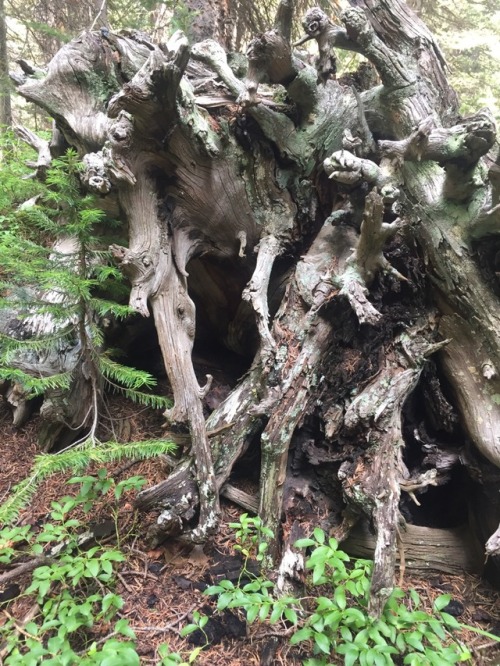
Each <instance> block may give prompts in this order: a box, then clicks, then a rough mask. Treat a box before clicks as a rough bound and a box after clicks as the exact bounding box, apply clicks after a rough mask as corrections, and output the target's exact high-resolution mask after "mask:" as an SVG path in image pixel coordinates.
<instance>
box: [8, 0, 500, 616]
mask: <svg viewBox="0 0 500 666" xmlns="http://www.w3.org/2000/svg"><path fill="white" fill-rule="evenodd" d="M351 4H352V5H353V7H352V8H351V9H348V10H347V11H345V12H344V15H343V23H344V25H343V26H334V25H333V24H332V23H331V22H330V20H329V19H328V17H327V16H326V15H325V14H324V13H323V12H321V10H319V9H314V10H310V11H309V12H308V14H307V15H306V17H305V19H304V27H305V30H306V32H307V38H308V39H315V40H316V41H317V43H318V46H319V51H320V58H319V60H318V64H317V67H318V68H317V69H315V68H313V67H311V66H310V65H309V64H307V63H306V62H304V61H303V60H301V59H300V58H299V57H298V55H297V54H296V52H295V51H294V48H293V46H292V45H291V43H290V26H291V19H292V10H293V3H292V2H282V4H281V6H280V9H279V11H278V16H277V19H276V24H275V27H274V28H273V29H272V30H270V31H269V32H266V33H264V34H261V35H259V36H257V37H256V38H255V39H254V40H253V41H252V42H251V43H250V45H249V48H248V52H247V56H248V70H247V74H246V77H245V79H244V80H241V79H239V78H237V76H236V75H235V74H234V73H233V71H232V69H231V68H230V67H229V65H228V63H227V58H226V53H225V51H224V50H223V48H222V47H221V46H220V45H219V44H217V43H216V42H214V41H210V40H206V41H203V42H199V43H197V44H192V45H190V44H189V43H188V41H187V39H186V38H185V37H184V36H183V35H182V34H180V33H176V34H175V35H174V36H173V37H172V38H171V39H170V41H169V42H168V43H167V44H159V45H156V44H153V43H151V42H150V41H149V40H148V39H147V38H146V37H145V36H144V35H140V36H137V35H135V36H130V35H128V36H124V35H120V34H116V35H115V34H110V33H108V32H107V31H106V32H102V33H99V34H98V33H87V34H84V35H82V36H80V37H79V38H78V39H76V40H74V41H73V42H71V43H70V44H68V45H67V46H65V47H63V48H62V49H61V51H60V52H59V53H58V54H57V55H56V57H55V58H54V59H53V61H52V62H51V64H50V66H49V69H48V73H47V75H46V77H45V78H44V79H41V80H30V81H27V82H25V83H24V84H23V85H21V86H20V87H19V92H20V94H22V95H23V96H24V97H26V98H27V99H29V100H32V101H34V102H36V103H37V104H39V105H41V106H42V107H43V108H45V109H46V110H47V111H48V112H49V113H50V114H51V115H52V116H53V118H54V119H55V121H56V124H57V127H58V129H59V130H60V131H61V132H62V133H63V134H64V137H65V139H66V141H67V142H68V143H69V144H70V145H73V146H75V147H76V148H77V149H78V150H79V151H80V153H81V155H82V157H83V158H84V160H85V163H86V165H87V170H86V173H85V174H84V177H83V182H84V184H85V186H86V187H87V188H88V189H89V190H91V191H94V192H96V193H97V194H98V195H99V196H100V197H101V198H102V200H103V202H104V201H106V200H109V199H113V198H114V199H116V200H117V201H118V203H119V207H120V210H121V211H122V214H123V220H124V223H126V225H127V227H126V228H127V229H128V246H127V247H122V246H119V245H113V246H112V248H111V249H112V252H113V255H114V257H115V259H116V261H117V262H118V264H119V265H120V266H121V267H122V269H123V271H124V273H125V274H126V275H127V276H128V278H129V280H130V284H131V292H130V304H131V306H132V307H133V308H134V309H135V310H136V311H137V312H138V313H139V314H140V315H141V316H144V317H148V316H149V315H150V312H152V314H153V318H154V324H155V327H156V331H157V334H158V339H159V344H160V348H161V353H162V357H163V361H164V364H165V368H166V371H167V374H168V377H169V379H170V383H171V386H172V391H173V396H174V406H173V408H172V409H170V410H168V411H167V412H166V413H165V417H166V419H167V420H168V421H169V422H171V423H174V424H177V425H179V424H185V425H186V427H187V429H188V430H189V434H190V442H191V445H190V447H189V449H188V450H185V451H184V457H183V459H182V460H181V461H180V462H179V464H178V467H177V468H176V469H175V470H174V471H173V472H172V474H171V476H170V477H169V478H168V479H167V480H166V481H164V482H163V483H162V484H160V486H157V487H156V488H154V489H148V490H145V491H143V492H142V493H141V495H140V496H139V500H138V506H139V507H140V508H141V509H143V510H149V509H151V508H152V507H154V508H155V509H160V515H159V518H158V531H159V533H160V534H161V535H162V536H163V537H165V536H167V535H168V534H172V535H179V534H180V533H184V536H188V537H189V538H191V539H193V540H195V541H199V540H203V539H205V538H207V536H209V535H210V534H211V533H213V531H214V530H215V529H216V528H217V520H218V514H219V494H220V492H223V489H224V484H226V483H227V481H228V479H229V478H230V476H231V473H232V470H233V467H234V466H235V464H237V461H238V460H240V459H241V458H242V456H244V455H245V454H246V455H249V454H250V453H251V452H254V455H257V456H258V457H259V459H260V485H259V512H260V514H261V515H262V517H263V518H264V520H265V522H266V523H267V524H268V525H269V526H270V527H272V528H273V530H274V532H275V534H276V542H275V544H274V553H275V554H276V555H277V554H278V552H279V546H280V538H281V528H283V530H284V532H285V533H286V534H289V533H294V534H295V533H296V530H295V529H292V527H293V524H294V523H295V524H297V523H299V522H302V523H303V525H306V524H307V523H308V522H311V523H312V522H315V523H317V522H321V523H322V524H323V526H324V527H326V528H329V529H332V530H333V531H334V532H335V533H336V534H337V536H339V537H341V538H345V537H346V536H347V534H348V532H349V530H350V528H351V526H352V525H353V524H354V522H356V521H357V520H358V519H359V518H360V517H361V516H363V515H364V516H365V517H366V518H368V519H370V520H372V521H373V525H374V527H375V530H376V545H375V555H374V557H375V571H374V577H373V587H372V609H371V610H372V612H373V613H374V614H378V613H379V612H380V611H381V609H382V608H383V605H384V603H385V600H386V598H387V595H388V594H389V593H390V590H391V586H392V584H393V577H394V568H395V562H396V550H397V542H398V533H400V532H401V531H402V530H404V519H403V515H404V516H405V518H406V520H408V521H411V519H412V511H413V509H412V508H411V506H412V503H413V502H414V503H415V506H417V505H420V503H421V500H422V497H423V496H425V493H426V491H428V489H429V488H430V487H434V486H435V487H442V488H446V487H447V484H448V482H450V479H453V475H454V474H455V473H456V469H457V468H458V467H459V466H460V465H463V466H465V467H466V468H469V469H470V470H477V469H478V468H480V467H481V466H482V468H484V467H487V468H488V469H490V468H491V469H495V468H498V467H499V466H500V439H499V433H500V398H499V396H500V378H499V371H500V338H499V336H498V331H499V330H500V310H499V307H498V293H499V285H498V273H495V267H494V263H493V262H494V258H495V256H496V252H497V251H498V249H499V240H498V238H499V237H498V233H499V230H500V223H499V222H500V221H499V217H500V205H499V204H498V196H499V193H498V182H496V181H495V179H494V177H492V173H493V172H494V171H495V170H496V171H497V170H498V166H497V162H496V161H495V160H496V156H495V155H493V154H492V153H491V149H492V146H493V144H494V140H495V125H494V122H493V120H492V118H491V115H490V114H489V113H488V111H487V110H482V111H480V112H479V113H477V114H476V115H475V116H474V117H471V118H465V119H464V118H460V117H459V115H458V112H457V104H456V98H455V95H454V93H453V91H452V90H451V89H450V88H449V86H448V84H447V81H446V75H445V63H444V60H443V57H442V55H441V52H440V51H439V48H438V46H437V45H436V43H435V41H434V39H433V37H432V35H431V34H430V33H429V31H428V30H427V28H426V27H425V25H423V24H422V23H421V21H420V20H419V19H418V18H417V17H416V16H415V15H414V14H413V13H412V12H411V10H409V9H408V8H407V7H406V6H405V5H404V3H403V2H401V1H400V0H381V1H380V2H377V3H374V2H372V1H371V0H362V1H360V0H356V2H354V1H353V2H352V3H351ZM304 41H306V38H304V39H303V40H301V43H303V42H304ZM337 48H341V49H342V48H344V49H349V50H351V51H355V52H357V53H360V54H362V55H363V56H365V58H366V59H367V60H368V62H369V63H370V64H371V68H372V74H371V75H370V76H366V65H365V66H364V67H363V69H364V72H365V74H364V76H361V75H359V76H358V77H357V80H358V81H360V80H365V81H368V82H371V83H369V86H370V87H368V88H365V89H363V88H361V89H356V88H355V87H353V86H352V85H351V82H352V81H353V80H356V76H353V77H351V78H350V80H349V81H347V80H342V79H341V80H338V81H337V80H335V78H334V77H335V64H334V63H335V58H334V49H337ZM277 86H281V88H280V90H282V89H283V88H284V89H285V91H286V97H285V98H284V100H283V96H281V97H282V99H281V101H280V102H279V103H278V102H276V101H275V99H274V98H273V96H272V95H273V92H274V91H275V90H276V89H277V88H276V87H277ZM493 175H494V174H493ZM493 248H495V250H493ZM235 295H236V296H235ZM249 306H250V307H251V309H252V310H253V313H254V316H253V318H252V321H253V323H249V321H250V320H249V316H248V313H249ZM196 309H198V314H199V315H200V317H202V320H203V321H206V322H212V326H213V329H214V332H215V333H216V335H217V337H218V341H219V342H220V343H222V344H225V345H226V346H227V347H229V348H231V349H232V350H234V351H237V352H239V353H241V354H243V355H244V354H245V351H247V350H245V347H247V349H248V339H249V336H248V328H249V327H251V334H255V337H256V338H257V340H258V344H257V350H256V353H255V355H254V357H253V360H251V361H250V362H249V364H248V371H247V372H246V374H245V375H244V376H243V377H242V378H241V379H240V381H239V382H238V383H237V384H236V385H235V386H234V388H233V390H232V392H231V393H230V395H229V396H228V397H227V398H226V399H225V400H224V401H223V402H222V403H221V404H220V405H219V406H218V407H217V408H216V409H215V410H213V411H212V413H211V414H210V415H209V416H208V418H206V414H205V412H204V404H203V399H204V396H205V395H206V393H207V391H208V390H209V388H210V381H211V378H210V377H207V383H206V385H205V386H200V384H199V382H198V379H197V377H196V374H195V371H194V368H193V363H192V357H191V356H192V348H193V342H194V340H195V338H196V336H197V332H196V330H195V314H196ZM250 337H251V336H250ZM431 356H432V358H431ZM417 395H418V396H420V397H423V399H424V400H423V403H421V404H418V405H417V397H416V396H417ZM450 447H451V449H453V450H454V451H455V455H451V454H450V452H449V449H450ZM466 450H467V454H466V453H465V451H466ZM459 452H460V454H459ZM431 454H432V455H431ZM445 458H446V460H447V461H448V462H447V463H446V464H445V463H444V462H443V461H444V459H445ZM450 461H452V462H450ZM454 470H455V471H454ZM493 476H494V475H493ZM495 478H496V479H498V475H497V476H496V477H495ZM477 482H478V475H477V473H476V474H472V480H471V482H470V483H471V484H472V485H473V484H474V483H477ZM401 491H403V493H401ZM450 492H453V490H452V486H450ZM471 496H472V495H471ZM465 513H466V512H465V511H464V521H465ZM495 518H496V519H497V521H498V518H500V516H495ZM497 542H498V537H497V536H495V535H494V536H493V537H492V538H491V539H490V540H489V542H488V549H489V553H490V554H496V553H497V552H498V550H499V547H498V545H497Z"/></svg>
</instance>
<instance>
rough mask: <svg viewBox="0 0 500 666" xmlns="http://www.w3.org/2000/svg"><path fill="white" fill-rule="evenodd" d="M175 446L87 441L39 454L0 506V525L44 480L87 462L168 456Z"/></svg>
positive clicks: (14, 515) (14, 516)
mask: <svg viewBox="0 0 500 666" xmlns="http://www.w3.org/2000/svg"><path fill="white" fill-rule="evenodd" d="M174 451H175V444H174V443H173V442H170V441H166V440H160V439H157V440H155V439H153V440H146V441H144V442H132V443H127V444H121V443H119V442H106V443H104V444H99V445H98V446H95V445H93V443H92V442H90V441H89V440H87V441H86V442H84V443H83V444H82V445H80V446H79V447H78V448H75V449H72V450H68V451H62V452H61V453H58V454H55V455H53V454H48V453H45V454H40V455H38V456H36V457H35V460H34V464H33V469H32V471H31V475H30V476H29V477H28V478H26V479H24V480H23V481H21V482H20V483H18V484H17V486H15V488H14V489H13V491H12V493H11V495H10V497H9V498H8V499H7V501H6V502H4V503H3V504H2V505H1V506H0V524H4V525H7V524H11V523H13V522H15V521H16V520H17V517H18V515H19V513H20V511H22V509H23V508H24V507H25V506H26V504H27V503H28V502H29V501H30V499H31V498H32V497H33V496H34V494H35V492H36V490H37V488H38V486H39V485H40V483H42V481H44V479H46V478H47V477H49V476H51V475H52V474H57V473H60V472H67V471H71V473H74V472H77V471H80V470H81V469H84V468H85V467H88V465H90V463H97V464H106V463H113V462H118V461H120V460H123V459H124V458H133V459H135V460H145V459H146V458H153V457H156V456H159V455H163V454H166V453H167V454H172V453H173V452H174Z"/></svg>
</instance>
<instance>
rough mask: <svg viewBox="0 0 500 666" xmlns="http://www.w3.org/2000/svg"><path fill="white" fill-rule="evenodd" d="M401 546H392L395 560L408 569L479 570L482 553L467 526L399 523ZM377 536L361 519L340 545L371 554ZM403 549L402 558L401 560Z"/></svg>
mask: <svg viewBox="0 0 500 666" xmlns="http://www.w3.org/2000/svg"><path fill="white" fill-rule="evenodd" d="M398 539H399V540H400V544H401V545H400V546H399V547H398V548H396V550H395V557H396V561H397V562H398V563H399V565H400V566H401V567H402V566H403V564H404V567H405V568H406V570H408V571H417V572H419V573H421V574H423V573H425V574H427V573H428V572H429V571H439V572H442V573H448V574H456V575H460V574H462V573H463V572H468V573H476V574H477V573H481V571H482V570H483V566H484V557H483V556H482V553H481V548H480V546H479V544H478V543H477V542H475V540H474V536H473V535H472V533H471V531H470V529H469V527H468V526H467V525H464V526H462V527H456V528H449V529H436V528H431V527H423V526H420V525H409V524H407V525H406V526H405V527H400V528H399V530H398ZM375 544H376V537H375V535H374V534H373V533H372V532H371V531H370V529H369V527H368V524H367V523H366V522H365V521H361V522H360V523H359V524H358V525H357V526H356V527H354V528H353V529H352V531H351V533H350V535H349V537H348V538H347V539H346V540H345V541H343V542H342V544H341V547H342V548H343V549H344V550H345V551H346V552H347V553H349V555H353V556H354V557H366V558H370V559H371V558H372V557H373V555H374V552H375ZM401 552H403V553H404V562H403V561H402V560H401Z"/></svg>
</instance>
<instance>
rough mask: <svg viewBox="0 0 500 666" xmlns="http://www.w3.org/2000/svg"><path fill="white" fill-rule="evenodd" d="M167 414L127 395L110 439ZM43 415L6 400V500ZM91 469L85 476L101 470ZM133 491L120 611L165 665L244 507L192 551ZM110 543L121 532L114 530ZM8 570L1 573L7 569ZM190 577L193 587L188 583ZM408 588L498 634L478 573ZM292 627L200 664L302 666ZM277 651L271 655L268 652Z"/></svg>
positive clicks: (126, 465) (114, 409)
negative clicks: (445, 601) (160, 532)
mask: <svg viewBox="0 0 500 666" xmlns="http://www.w3.org/2000/svg"><path fill="white" fill-rule="evenodd" d="M161 422H162V419H161V416H160V415H159V413H155V412H151V411H150V410H145V409H144V408H142V407H137V406H134V405H131V404H130V403H129V402H127V401H125V400H122V399H120V398H116V397H115V398H113V399H112V401H111V402H110V404H109V411H108V416H107V420H106V419H105V420H104V423H105V428H103V431H102V432H101V437H102V439H109V438H110V437H112V436H113V430H114V432H115V435H116V434H117V433H119V432H121V433H124V435H125V437H126V439H128V440H130V441H133V440H139V439H146V438H152V437H158V436H161V435H162V432H163V431H162V428H161ZM37 425H38V424H37V417H34V418H33V419H32V420H31V421H30V422H29V423H28V425H27V426H25V427H24V428H23V429H21V430H16V429H14V428H13V427H12V426H11V424H10V413H9V410H8V408H7V406H6V405H5V404H4V403H0V428H1V429H2V435H3V438H2V439H3V442H2V449H3V451H2V465H1V466H0V498H2V499H3V498H5V497H7V495H8V493H9V492H10V491H11V489H12V488H13V486H15V484H16V483H18V482H19V481H20V480H22V479H23V478H25V477H26V476H27V474H28V473H29V470H30V467H31V464H32V459H33V456H34V455H35V454H36V452H37V446H36V432H37ZM108 470H109V471H110V473H111V474H112V475H114V477H115V478H116V479H117V480H121V479H123V478H127V477H129V476H132V475H136V474H140V475H142V476H144V477H145V478H146V479H147V480H148V483H149V484H153V483H156V482H158V481H159V480H160V479H161V478H163V472H162V466H161V464H159V462H158V460H148V461H143V462H139V463H130V462H128V461H124V462H121V463H117V464H113V465H109V466H108ZM95 472H96V469H89V470H88V471H87V472H86V473H95ZM70 476H71V474H57V475H55V476H52V477H51V478H50V479H48V480H47V481H46V482H44V483H43V484H42V485H41V487H40V489H39V492H37V494H36V496H35V497H34V499H33V501H32V502H31V503H30V505H29V506H28V507H26V509H25V510H24V511H23V513H22V514H21V516H20V523H23V524H27V523H29V524H31V525H33V526H34V528H35V529H37V527H40V526H41V525H42V524H43V521H44V519H45V517H46V516H47V514H48V512H49V511H50V502H51V501H52V500H54V499H56V498H58V497H61V496H62V495H68V494H71V492H72V491H73V492H74V491H75V487H74V486H67V485H66V483H65V482H66V480H67V479H68V478H69V477H70ZM132 499H133V498H132V496H131V495H130V494H128V496H125V497H124V498H123V500H122V501H121V502H120V503H119V506H118V512H117V516H116V524H117V525H118V528H119V533H120V540H121V547H122V549H123V552H124V553H125V555H126V561H125V562H123V563H122V564H121V565H120V568H119V569H118V579H117V586H116V591H117V592H118V593H119V594H121V595H122V597H123V599H124V601H125V605H124V608H123V609H122V611H121V614H122V616H123V617H126V618H128V619H129V621H130V625H131V626H132V627H133V628H134V630H135V632H136V635H137V650H138V653H139V654H140V656H141V663H143V664H156V663H158V661H159V660H158V656H157V649H158V646H159V645H161V644H162V643H168V645H169V646H170V648H171V649H172V650H173V651H176V652H180V653H181V654H182V655H183V657H184V658H187V657H188V656H189V654H190V653H191V651H192V650H193V649H194V645H193V644H190V643H189V642H188V641H187V640H186V639H184V638H181V637H180V635H179V631H180V629H181V628H182V627H183V626H184V625H185V624H187V623H188V622H190V620H191V615H192V613H193V611H196V610H202V612H204V613H207V612H208V613H210V612H211V609H213V603H212V602H211V601H210V600H209V599H208V598H207V597H206V596H204V595H203V594H202V592H201V591H200V590H198V589H196V585H197V584H199V583H204V582H206V581H209V580H210V576H209V574H210V570H211V567H212V566H213V565H214V562H219V561H220V560H221V558H222V559H223V557H225V556H230V555H231V554H232V553H233V549H232V544H233V541H232V536H231V530H230V529H229V528H228V526H227V523H229V522H233V521H235V520H237V518H238V516H239V514H240V513H241V512H242V511H241V509H239V508H238V507H236V506H235V505H233V504H231V503H230V502H226V501H223V504H222V509H223V521H222V527H221V530H220V532H219V534H218V535H217V538H216V539H215V540H214V541H213V542H212V543H210V544H208V545H207V546H205V548H204V549H203V550H202V549H200V548H196V549H194V550H193V549H191V548H190V547H188V546H185V545H181V544H179V543H175V542H170V543H166V544H164V545H162V546H160V547H158V548H154V549H152V548H151V547H150V546H149V545H148V543H147V540H146V538H145V534H146V531H147V525H148V522H153V520H154V517H153V516H149V517H144V516H140V517H139V516H137V515H135V513H134V511H133V509H132V505H131V500H132ZM113 508H114V503H113V498H112V497H111V496H110V497H106V498H105V499H104V501H103V502H101V504H100V505H99V506H98V507H97V508H96V511H95V512H94V513H92V515H91V516H85V515H84V514H81V516H79V517H80V518H81V519H83V520H89V521H90V520H91V521H99V520H102V519H106V518H108V519H109V518H110V516H111V515H112V511H113ZM107 539H109V540H110V541H111V542H114V541H115V537H114V535H111V536H108V537H107ZM0 573H1V571H0ZM29 578H30V577H29V574H28V575H26V576H25V577H24V578H22V579H20V580H18V581H16V582H17V583H19V584H20V586H21V589H24V588H25V587H26V586H27V585H28V584H29ZM190 582H191V583H192V584H190ZM404 587H406V588H408V589H410V588H413V589H415V590H416V591H417V592H418V593H419V594H420V595H421V597H422V599H423V600H424V601H425V605H426V607H427V608H430V607H431V605H432V601H433V599H434V598H435V597H436V596H438V595H439V594H442V593H449V594H451V596H452V598H453V599H454V600H456V601H458V602H460V603H461V604H462V605H463V607H464V610H463V614H462V615H461V616H460V617H459V618H458V619H459V621H461V622H463V623H466V624H471V625H474V626H477V627H478V628H480V629H483V630H485V631H490V632H491V631H492V632H493V633H496V634H500V632H499V629H500V596H499V595H498V593H497V592H496V591H494V590H492V589H491V588H490V587H489V586H488V585H487V584H486V583H485V582H484V581H482V580H481V579H480V578H479V577H477V576H472V575H467V574H464V575H463V576H449V575H444V574H439V573H434V574H433V573H430V574H429V575H428V576H426V577H425V578H420V577H416V576H409V575H407V576H406V579H405V581H404ZM32 606H33V601H32V600H31V599H30V598H29V597H25V596H21V597H18V598H17V599H15V600H13V601H11V602H9V603H8V604H3V605H0V626H1V624H3V622H5V620H6V618H7V617H8V615H11V616H13V617H15V618H17V619H18V620H21V619H22V618H23V617H25V616H26V614H27V613H28V612H29V610H30V609H31V608H32ZM111 630H112V627H111V626H110V625H107V626H106V625H104V624H102V625H100V626H97V627H96V628H95V633H94V640H97V641H99V640H102V641H103V640H105V638H106V636H107V635H108V634H109V633H110V631H111ZM286 634H287V629H286V627H285V626H284V625H282V626H280V625H276V626H274V627H269V626H263V625H260V626H259V625H258V624H255V625H252V626H251V627H250V628H247V630H246V635H245V636H243V637H241V638H227V637H225V638H223V639H222V641H221V642H220V643H219V644H215V645H210V646H208V647H206V648H205V649H204V650H202V652H201V653H200V655H199V657H198V658H197V660H196V664H200V665H201V666H214V665H217V666H240V665H241V666H243V665H244V666H251V665H253V664H255V665H258V664H263V663H266V664H269V665H273V664H274V665H281V664H285V665H286V664H290V665H293V664H301V663H302V658H301V655H300V652H299V650H298V649H297V648H291V647H290V646H289V644H288V640H287V637H286ZM462 638H463V639H464V640H465V642H466V643H467V644H468V645H469V646H470V647H471V648H473V650H474V655H475V662H474V663H475V664H479V665H480V664H499V663H500V649H498V647H496V645H495V644H494V643H493V642H491V641H489V640H488V639H487V638H485V637H483V636H480V635H478V634H475V633H473V632H464V634H463V636H462ZM266 652H268V653H269V654H270V655H271V657H270V660H269V661H264V658H263V654H264V653H266Z"/></svg>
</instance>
